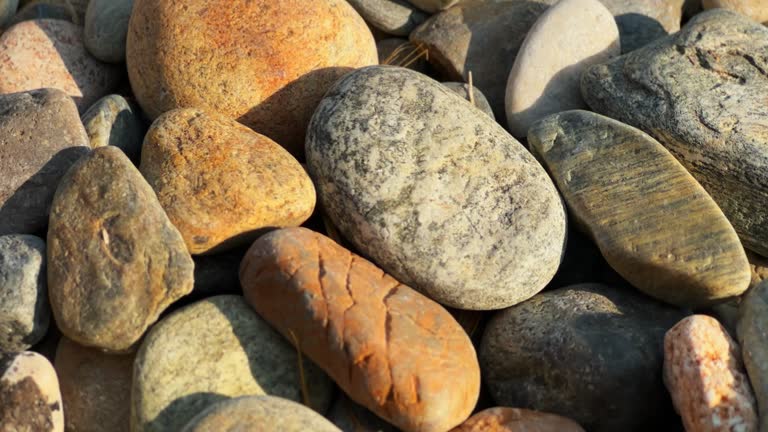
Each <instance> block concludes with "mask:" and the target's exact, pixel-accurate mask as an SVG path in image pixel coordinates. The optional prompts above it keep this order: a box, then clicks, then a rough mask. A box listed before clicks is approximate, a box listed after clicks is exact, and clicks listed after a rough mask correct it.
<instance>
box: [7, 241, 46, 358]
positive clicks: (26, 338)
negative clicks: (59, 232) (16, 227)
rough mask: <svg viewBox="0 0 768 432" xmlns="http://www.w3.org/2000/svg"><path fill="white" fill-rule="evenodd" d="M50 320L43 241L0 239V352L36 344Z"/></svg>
mask: <svg viewBox="0 0 768 432" xmlns="http://www.w3.org/2000/svg"><path fill="white" fill-rule="evenodd" d="M50 320H51V308H50V306H49V305H48V291H47V288H46V284H45V242H44V241H43V239H41V238H39V237H35V236H31V235H6V236H0V351H5V352H20V351H24V350H25V349H27V348H29V347H31V346H32V345H34V344H36V343H38V342H39V341H40V340H41V339H42V338H43V336H45V332H46V331H48V323H49V322H50Z"/></svg>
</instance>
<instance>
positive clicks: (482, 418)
mask: <svg viewBox="0 0 768 432" xmlns="http://www.w3.org/2000/svg"><path fill="white" fill-rule="evenodd" d="M451 432H584V429H582V428H581V426H579V425H578V424H577V423H576V422H574V421H573V420H569V419H567V418H565V417H560V416H558V415H554V414H547V413H542V412H538V411H531V410H526V409H519V408H502V407H498V408H488V409H486V410H483V411H480V412H479V413H477V414H475V415H473V416H472V417H470V418H469V419H468V420H467V421H465V422H464V423H462V424H461V426H458V427H456V428H454V429H452V430H451Z"/></svg>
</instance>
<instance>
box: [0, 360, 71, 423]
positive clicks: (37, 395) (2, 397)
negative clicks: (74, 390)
mask: <svg viewBox="0 0 768 432" xmlns="http://www.w3.org/2000/svg"><path fill="white" fill-rule="evenodd" d="M0 430H2V431H8V432H17V431H18V432H27V431H29V432H64V416H63V413H62V405H61V393H60V391H59V380H58V378H57V377H56V371H55V370H54V369H53V366H52V365H51V363H50V362H49V361H48V360H47V359H46V358H45V357H43V356H41V355H40V354H37V353H34V352H30V351H25V352H22V353H17V354H2V353H0Z"/></svg>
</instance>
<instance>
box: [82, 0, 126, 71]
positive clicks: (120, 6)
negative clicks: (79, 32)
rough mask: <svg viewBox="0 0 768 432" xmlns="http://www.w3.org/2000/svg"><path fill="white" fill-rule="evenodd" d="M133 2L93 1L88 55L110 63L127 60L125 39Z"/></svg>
mask: <svg viewBox="0 0 768 432" xmlns="http://www.w3.org/2000/svg"><path fill="white" fill-rule="evenodd" d="M132 8H133V0H90V1H89V2H88V9H87V10H86V12H85V32H84V34H83V42H84V43H85V47H86V48H87V49H88V52H90V53H91V55H93V56H94V57H96V58H97V59H99V60H101V61H104V62H107V63H122V62H124V61H125V40H126V38H127V36H128V19H129V18H130V17H131V9H132Z"/></svg>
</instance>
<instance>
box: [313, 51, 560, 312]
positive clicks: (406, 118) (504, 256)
mask: <svg viewBox="0 0 768 432" xmlns="http://www.w3.org/2000/svg"><path fill="white" fill-rule="evenodd" d="M436 143H439V145H436ZM307 162H308V166H309V171H310V174H311V175H312V178H313V180H314V181H315V185H316V186H317V188H318V192H319V195H320V197H321V200H322V202H323V206H324V208H325V209H326V210H327V212H328V215H329V216H330V217H331V219H332V220H333V222H334V223H335V224H336V225H337V226H338V227H339V229H340V231H341V232H342V234H343V235H344V237H345V238H347V239H349V240H350V241H351V242H352V244H354V245H355V247H356V248H357V249H358V250H360V251H361V252H362V253H363V254H364V255H366V256H369V257H370V258H371V259H372V260H373V261H375V262H376V263H377V264H378V265H380V266H381V267H382V268H383V269H384V270H386V271H387V272H388V273H390V274H392V275H393V276H394V277H395V278H396V279H397V280H399V281H401V282H403V283H404V284H408V285H409V286H412V287H414V288H415V289H417V290H419V291H420V292H422V293H424V294H426V295H427V296H429V297H431V298H433V299H435V300H436V301H438V302H440V303H443V304H445V305H447V306H451V307H456V308H461V309H477V310H487V309H498V308H503V307H506V306H510V305H513V304H516V303H519V302H521V301H523V300H526V299H528V298H530V297H531V296H533V295H534V294H536V293H537V292H538V291H540V290H541V289H542V288H544V286H545V285H546V284H547V282H549V280H550V279H551V278H552V276H553V275H554V274H555V271H556V270H557V266H558V265H559V263H560V258H561V256H562V251H563V247H564V244H563V243H564V240H565V212H564V209H563V205H562V203H561V200H560V197H559V195H558V194H557V191H556V189H555V187H554V185H553V184H552V182H551V180H550V179H549V177H548V176H547V174H546V172H545V171H544V170H543V169H542V168H541V166H540V165H539V164H538V163H537V162H536V160H535V159H534V158H533V156H531V155H530V153H528V152H527V151H526V150H525V148H523V147H522V146H521V145H520V144H519V143H518V142H517V141H515V140H514V139H513V138H512V137H511V136H509V134H507V133H506V132H505V131H504V130H503V129H502V128H501V127H499V125H498V124H497V123H496V122H494V121H493V120H492V119H490V118H489V117H488V116H487V115H485V114H483V113H482V112H481V111H479V110H476V109H473V108H472V107H471V106H470V105H468V104H467V103H465V102H464V101H463V100H461V98H459V97H458V96H457V95H456V94H455V93H453V92H451V91H450V90H448V89H446V88H445V87H444V86H442V85H441V84H439V83H437V82H435V81H432V80H431V79H429V78H427V77H426V76H424V75H422V74H419V73H416V72H413V71H409V70H407V69H402V68H393V67H386V66H377V67H370V68H365V69H361V70H359V71H356V72H354V73H352V74H350V75H347V76H346V77H345V78H344V79H342V80H340V81H339V82H338V83H337V84H336V85H335V86H334V87H333V88H332V89H331V90H330V91H329V92H328V94H327V95H326V98H325V99H323V101H322V102H321V103H320V106H319V107H318V109H317V111H316V112H315V115H314V117H313V119H312V122H311V124H310V128H309V132H308V134H307ZM510 263H514V265H510Z"/></svg>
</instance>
